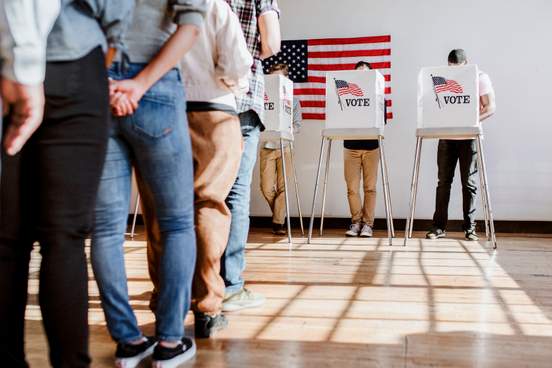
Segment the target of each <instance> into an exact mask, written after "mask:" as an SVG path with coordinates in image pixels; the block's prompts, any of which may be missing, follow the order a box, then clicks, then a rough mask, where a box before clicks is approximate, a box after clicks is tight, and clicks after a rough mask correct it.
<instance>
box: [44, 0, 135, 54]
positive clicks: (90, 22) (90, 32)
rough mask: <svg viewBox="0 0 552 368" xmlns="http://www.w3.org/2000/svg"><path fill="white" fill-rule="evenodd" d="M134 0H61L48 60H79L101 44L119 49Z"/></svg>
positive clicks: (48, 49)
mask: <svg viewBox="0 0 552 368" xmlns="http://www.w3.org/2000/svg"><path fill="white" fill-rule="evenodd" d="M134 2H135V1H134V0H62V1H61V12H60V14H59V17H58V19H57V21H56V23H55V24H54V28H53V29H52V32H51V33H50V36H49V37H48V46H47V51H46V58H47V60H48V61H70V60H76V59H79V58H81V57H83V56H85V55H86V54H88V53H89V52H90V51H91V50H92V49H94V48H96V47H98V46H102V48H103V49H104V51H105V50H106V49H107V47H114V48H117V49H121V48H122V40H123V33H124V31H125V30H126V28H127V26H128V24H129V23H130V21H131V19H132V11H133V9H134Z"/></svg>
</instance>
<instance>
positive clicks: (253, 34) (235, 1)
mask: <svg viewBox="0 0 552 368" xmlns="http://www.w3.org/2000/svg"><path fill="white" fill-rule="evenodd" d="M226 2H227V3H228V4H229V5H230V7H231V8H232V10H233V11H234V13H236V14H237V16H238V18H239V19H240V23H241V26H242V30H243V34H244V36H245V41H246V42H247V48H248V49H249V52H251V55H252V56H253V65H252V66H251V76H250V77H249V92H247V94H246V95H244V96H242V97H238V98H237V99H236V102H237V105H238V112H246V111H249V110H253V111H255V112H256V113H257V115H259V118H260V119H261V122H262V121H263V120H264V73H263V64H262V61H261V40H260V33H259V26H258V19H259V17H260V16H261V15H262V14H263V13H266V12H267V11H276V12H277V13H278V14H279V13H280V10H279V9H278V3H277V1H276V0H226Z"/></svg>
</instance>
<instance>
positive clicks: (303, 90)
mask: <svg viewBox="0 0 552 368" xmlns="http://www.w3.org/2000/svg"><path fill="white" fill-rule="evenodd" d="M359 61H367V62H369V63H370V64H371V66H372V68H373V69H378V70H379V71H380V72H381V73H382V74H383V75H384V77H385V81H386V88H385V93H386V103H387V108H388V112H387V118H388V119H392V118H393V113H392V112H391V106H392V101H391V98H390V97H391V85H390V83H391V36H375V37H356V38H326V39H312V40H294V41H283V42H282V51H281V52H280V53H278V54H277V55H275V56H273V57H271V58H268V59H266V60H265V61H264V63H263V64H264V70H265V73H268V71H269V70H270V67H271V66H272V65H274V64H279V63H284V64H287V65H288V67H289V71H290V74H289V76H290V79H291V80H292V81H293V82H294V83H295V89H294V94H295V96H297V97H298V98H299V100H300V102H301V110H302V112H303V119H305V120H307V119H311V120H324V119H325V112H326V72H329V71H338V70H353V69H354V68H355V64H356V63H357V62H359Z"/></svg>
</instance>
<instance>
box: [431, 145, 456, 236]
mask: <svg viewBox="0 0 552 368" xmlns="http://www.w3.org/2000/svg"><path fill="white" fill-rule="evenodd" d="M457 161H458V149H457V146H456V142H455V141H451V140H440V141H439V147H438V150H437V167H438V178H439V183H438V184H437V191H436V195H435V197H436V198H435V213H434V215H433V226H434V227H435V228H438V229H442V230H446V228H447V222H448V206H449V202H450V188H451V185H452V181H453V179H454V170H456V162H457Z"/></svg>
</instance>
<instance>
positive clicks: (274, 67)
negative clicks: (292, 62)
mask: <svg viewBox="0 0 552 368" xmlns="http://www.w3.org/2000/svg"><path fill="white" fill-rule="evenodd" d="M278 71H282V72H283V73H284V75H285V76H286V77H287V76H288V75H289V66H287V64H283V63H281V64H274V65H272V66H271V67H270V74H272V73H274V72H278Z"/></svg>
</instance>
